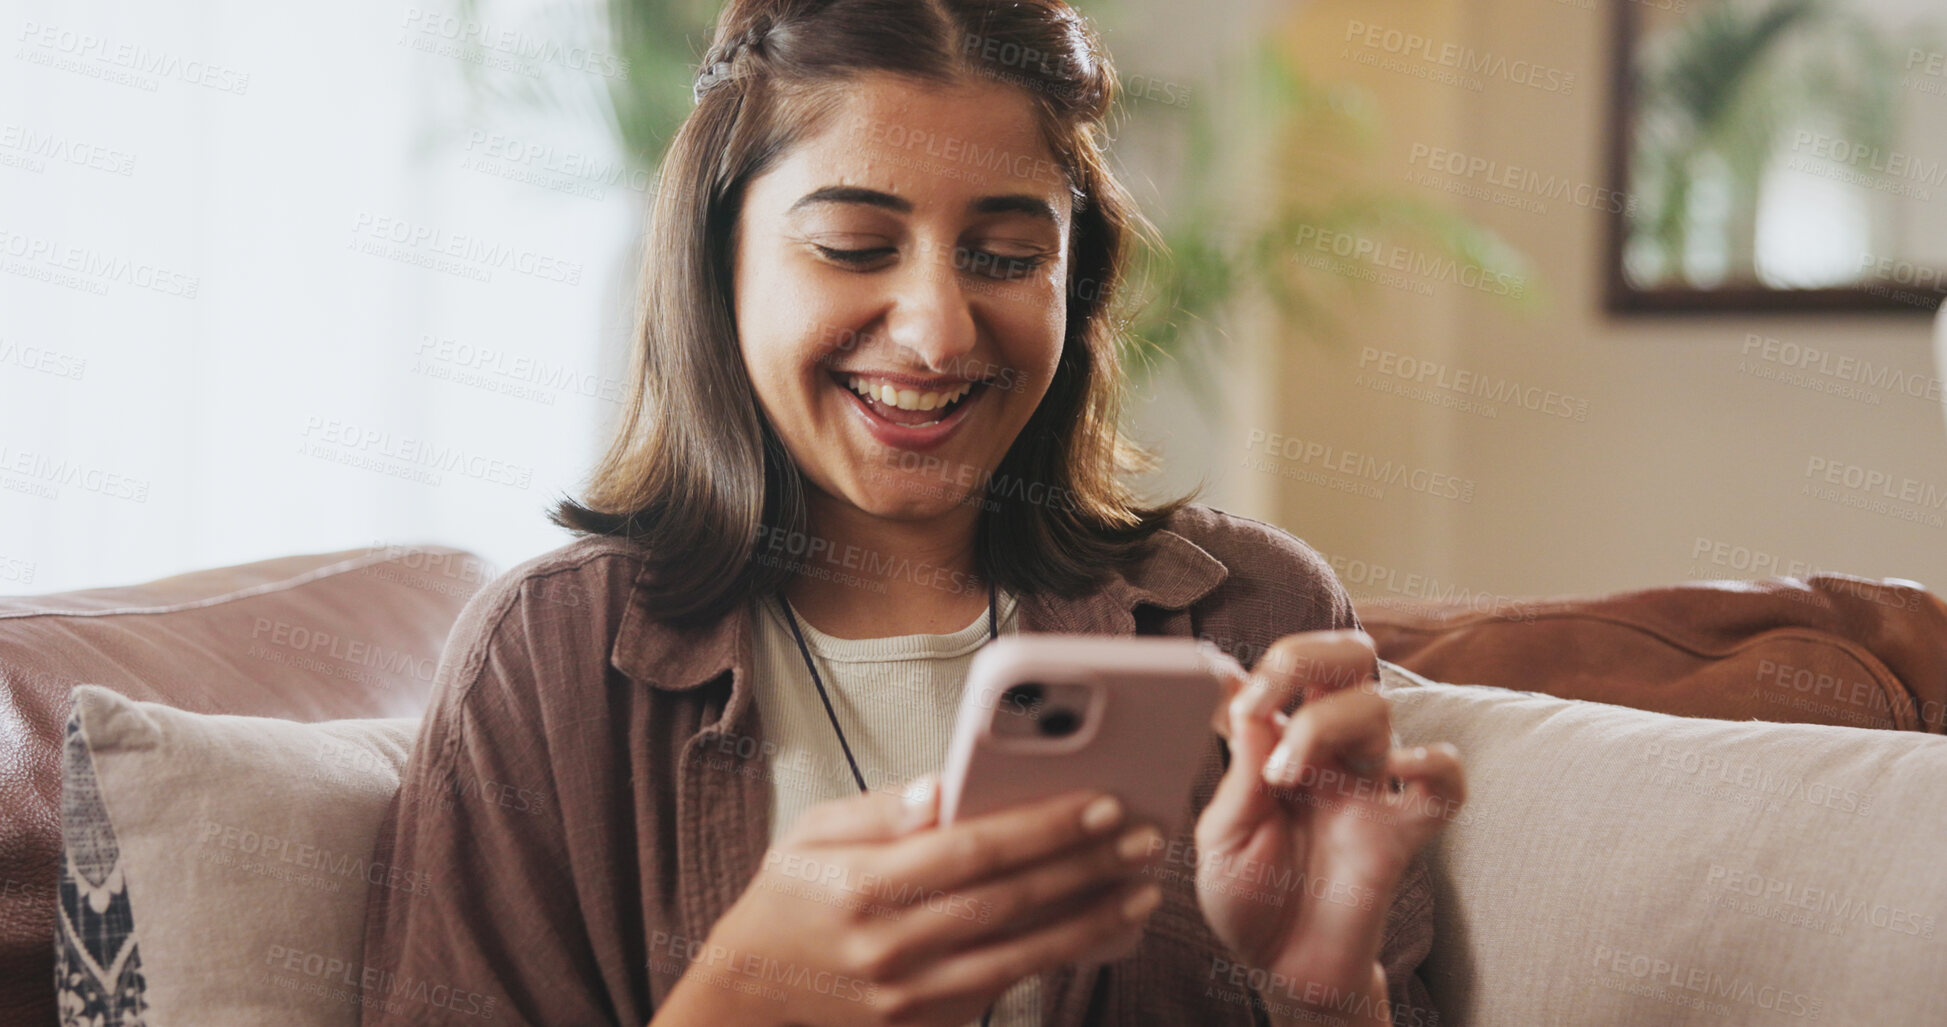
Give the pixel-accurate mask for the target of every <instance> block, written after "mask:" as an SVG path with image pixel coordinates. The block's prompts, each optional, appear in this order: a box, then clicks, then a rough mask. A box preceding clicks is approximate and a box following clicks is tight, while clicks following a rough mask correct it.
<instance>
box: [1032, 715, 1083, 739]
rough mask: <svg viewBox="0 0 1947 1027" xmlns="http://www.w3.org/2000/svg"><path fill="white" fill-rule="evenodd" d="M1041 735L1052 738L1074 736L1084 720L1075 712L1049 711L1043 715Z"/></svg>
mask: <svg viewBox="0 0 1947 1027" xmlns="http://www.w3.org/2000/svg"><path fill="white" fill-rule="evenodd" d="M1040 724H1041V733H1042V734H1044V735H1047V736H1049V737H1050V738H1060V737H1062V736H1063V735H1072V734H1074V733H1075V729H1076V728H1079V727H1081V726H1082V718H1080V717H1078V716H1076V715H1075V711H1074V710H1049V711H1048V712H1046V713H1044V714H1042V715H1041V720H1040Z"/></svg>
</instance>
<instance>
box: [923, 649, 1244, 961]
mask: <svg viewBox="0 0 1947 1027" xmlns="http://www.w3.org/2000/svg"><path fill="white" fill-rule="evenodd" d="M1226 665H1228V666H1230V667H1236V666H1237V664H1236V663H1235V661H1233V660H1231V659H1230V657H1229V656H1226V655H1225V654H1224V653H1223V652H1222V651H1221V650H1219V649H1217V648H1216V647H1215V646H1213V645H1211V644H1209V643H1207V642H1199V641H1197V640H1195V639H1185V638H1149V637H1136V638H1131V637H1119V636H1118V637H1109V636H1101V635H1053V634H1032V635H1010V636H1008V637H1006V638H1001V639H997V640H996V641H994V642H993V643H991V644H989V645H988V646H987V647H986V648H985V649H982V650H981V651H980V653H979V654H978V655H976V656H975V657H974V661H973V667H972V669H971V670H969V671H968V674H967V685H966V690H965V692H964V693H963V694H962V696H961V700H960V711H959V715H958V719H957V720H956V721H955V724H954V731H953V738H952V741H951V742H950V743H949V744H948V746H947V755H946V766H945V767H944V768H943V770H942V772H941V780H940V820H939V822H940V823H941V824H949V823H952V822H953V821H954V820H955V819H956V818H960V817H971V816H978V815H979V814H982V813H986V812H989V811H991V810H998V809H1004V808H1006V807H1008V806H1013V805H1016V804H1018V803H1022V802H1029V801H1033V800H1035V799H1041V798H1045V797H1047V796H1050V795H1055V794H1057V793H1060V792H1064V791H1068V790H1069V789H1073V788H1090V789H1098V790H1101V791H1105V792H1109V793H1110V794H1113V795H1115V796H1116V797H1117V798H1119V799H1121V800H1122V803H1123V806H1124V807H1125V809H1126V810H1127V811H1128V812H1127V815H1126V821H1125V822H1130V823H1133V822H1135V821H1139V820H1140V821H1148V822H1149V823H1153V824H1155V825H1156V826H1157V828H1158V829H1159V830H1161V831H1162V832H1163V837H1165V838H1170V837H1173V836H1174V835H1175V834H1176V832H1177V831H1178V830H1179V829H1181V828H1182V827H1183V819H1184V816H1185V814H1187V813H1188V812H1189V811H1188V809H1187V807H1188V805H1189V801H1190V786H1191V785H1192V784H1194V783H1195V782H1194V780H1193V778H1194V775H1195V773H1196V767H1197V761H1198V759H1199V757H1200V756H1201V755H1202V754H1203V752H1204V751H1205V749H1207V748H1208V747H1209V745H1210V744H1211V741H1210V740H1211V736H1212V734H1213V731H1212V730H1211V727H1210V715H1211V713H1212V711H1214V710H1215V709H1216V708H1217V703H1218V701H1219V700H1220V698H1221V697H1222V695H1223V685H1222V683H1221V680H1222V679H1221V677H1220V673H1221V672H1222V670H1223V668H1224V667H1225V666H1226ZM1030 683H1032V684H1036V685H1039V686H1041V688H1042V695H1041V697H1040V701H1039V702H1038V703H1037V702H1028V701H1024V700H1026V699H1027V698H1028V696H1027V693H1023V692H1011V691H1010V689H1013V688H1014V687H1015V686H1017V685H1024V684H1030ZM1077 715H1079V716H1077ZM1064 726H1068V727H1072V728H1073V730H1072V731H1069V732H1067V733H1059V731H1060V728H1061V727H1064ZM1131 952H1133V949H1132V948H1130V949H1123V950H1121V951H1119V952H1116V953H1112V954H1110V955H1108V956H1107V957H1106V958H1108V959H1110V960H1114V959H1121V958H1125V957H1126V956H1128V955H1129V954H1130V953H1131Z"/></svg>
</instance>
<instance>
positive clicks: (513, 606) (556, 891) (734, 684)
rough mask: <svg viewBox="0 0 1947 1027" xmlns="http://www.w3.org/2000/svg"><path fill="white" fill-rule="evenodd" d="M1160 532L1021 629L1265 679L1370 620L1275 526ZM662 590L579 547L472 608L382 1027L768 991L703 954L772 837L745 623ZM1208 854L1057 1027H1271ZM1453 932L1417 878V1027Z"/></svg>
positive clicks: (377, 1003) (605, 553)
mask: <svg viewBox="0 0 1947 1027" xmlns="http://www.w3.org/2000/svg"><path fill="white" fill-rule="evenodd" d="M1155 538H1156V541H1155V544H1154V545H1153V546H1152V547H1151V550H1150V552H1149V553H1148V555H1147V556H1146V557H1145V558H1144V559H1142V560H1141V561H1139V562H1137V563H1135V564H1134V565H1132V566H1130V567H1128V568H1126V569H1124V570H1121V571H1117V572H1112V573H1109V574H1107V575H1106V576H1105V577H1104V579H1103V580H1102V581H1101V582H1100V583H1099V584H1098V586H1097V587H1096V588H1095V589H1094V590H1093V591H1091V592H1090V593H1088V594H1086V595H1084V596H1081V597H1079V598H1073V599H1064V598H1057V597H1051V596H1040V595H1032V594H1030V595H1024V596H1022V597H1021V608H1020V629H1021V630H1022V631H1024V632H1028V631H1042V632H1084V633H1091V634H1106V635H1130V634H1145V635H1176V636H1184V637H1200V638H1204V639H1207V640H1209V641H1211V642H1214V643H1215V644H1217V645H1218V646H1220V647H1222V648H1223V649H1225V650H1226V651H1228V652H1230V653H1231V654H1232V655H1233V656H1236V657H1237V658H1238V659H1239V660H1240V661H1242V662H1243V663H1244V664H1245V665H1246V666H1250V665H1252V664H1254V663H1255V662H1256V661H1257V659H1258V658H1259V657H1260V656H1262V655H1263V653H1264V651H1265V649H1266V647H1268V646H1269V645H1270V644H1271V643H1272V642H1273V641H1275V640H1276V639H1278V638H1280V637H1282V636H1284V635H1288V634H1291V633H1293V632H1298V631H1310V630H1319V629H1326V628H1343V627H1353V626H1356V625H1357V623H1358V621H1357V618H1356V617H1355V616H1354V614H1353V611H1352V604H1351V600H1350V598H1349V597H1348V596H1347V594H1346V592H1345V590H1344V588H1343V587H1341V586H1340V584H1339V583H1338V581H1337V580H1336V579H1335V578H1334V577H1333V576H1332V572H1331V570H1330V569H1329V568H1328V567H1327V566H1326V564H1325V562H1324V561H1323V560H1322V559H1320V557H1319V556H1318V554H1317V553H1315V552H1314V551H1312V550H1311V549H1310V548H1309V547H1307V546H1305V544H1304V543H1302V542H1300V541H1298V540H1297V539H1295V538H1292V537H1291V536H1290V535H1288V534H1286V533H1284V532H1282V531H1280V530H1278V529H1276V528H1273V527H1271V526H1269V525H1265V524H1262V523H1259V522H1257V521H1252V520H1248V519H1245V518H1241V517H1234V516H1231V515H1227V514H1223V513H1220V512H1218V511H1215V510H1211V509H1209V508H1207V507H1201V506H1192V507H1188V508H1186V509H1184V510H1183V511H1181V512H1180V513H1179V514H1178V515H1177V516H1176V517H1174V518H1173V519H1172V521H1171V522H1170V524H1169V526H1168V529H1167V530H1164V531H1162V532H1159V533H1158V534H1157V535H1156V537H1155ZM643 572H644V564H643V561H642V558H641V550H640V549H639V548H638V547H637V546H635V545H634V544H632V543H629V542H626V541H623V540H620V539H614V538H605V537H589V538H581V539H577V540H576V541H574V542H571V543H569V544H567V545H564V546H562V547H560V548H559V549H556V550H554V551H552V552H550V553H546V554H543V555H541V556H538V557H535V558H533V559H530V560H528V561H526V562H524V563H522V564H520V565H518V566H516V567H514V568H512V569H511V570H509V571H508V572H506V573H505V574H502V575H501V576H500V577H498V578H496V579H495V580H494V581H493V582H491V583H490V584H488V585H487V586H486V587H485V588H483V589H482V590H481V591H480V592H479V593H478V594H476V595H474V596H473V597H472V599H470V600H469V601H468V603H467V605H466V607H465V608H464V610H462V612H461V614H460V617H459V619H458V621H457V622H456V623H455V625H454V627H453V631H452V634H451V635H450V636H449V637H448V639H447V644H446V649H445V652H444V654H443V656H442V657H441V660H440V667H439V672H438V680H439V685H438V688H437V692H436V695H435V697H434V699H433V703H432V706H431V708H430V709H429V710H428V711H427V713H426V717H425V721H424V724H423V725H422V727H421V728H420V732H419V736H418V740H417V742H416V744H415V745H414V748H413V752H412V756H411V759H410V761H409V762H408V765H407V767H406V771H405V774H404V780H403V782H402V784H401V787H400V789H399V792H398V795H397V796H396V797H395V798H394V800H393V802H392V805H391V808H390V810H389V811H388V813H387V815H386V820H385V822H384V823H383V824H382V825H381V828H380V831H379V840H378V845H377V849H376V851H375V853H374V857H373V858H374V860H375V861H376V862H379V863H381V864H383V865H386V866H395V867H398V868H400V869H402V870H406V871H415V872H416V873H413V874H404V873H402V874H399V875H397V876H398V877H399V879H400V880H405V881H412V882H415V884H414V886H413V887H412V888H410V889H405V888H389V887H385V886H378V887H374V888H373V889H372V890H371V893H370V899H369V904H368V907H367V915H366V929H365V946H366V951H365V969H364V975H363V978H362V980H363V984H364V990H363V994H362V997H361V1002H362V1009H363V1020H362V1023H363V1024H365V1025H367V1027H371V1025H399V1024H432V1023H438V1024H447V1023H453V1024H474V1023H483V1022H491V1023H510V1022H511V1023H520V1024H536V1025H548V1027H570V1025H583V1024H587V1025H594V1024H615V1025H632V1027H639V1025H642V1024H646V1023H647V1022H648V1021H649V1019H650V1018H651V1017H652V1016H653V1015H654V1013H655V1011H656V1008H657V1006H658V1005H659V1004H660V1003H661V1002H663V1001H664V999H665V998H666V997H667V996H668V994H669V992H670V989H671V988H672V987H674V986H675V984H676V981H677V979H678V978H679V977H680V976H682V974H684V973H685V972H687V971H690V970H691V968H692V962H693V961H694V965H695V967H696V969H698V970H705V972H712V973H719V974H721V975H722V977H723V979H725V980H736V981H743V980H748V981H749V982H750V983H751V984H754V985H761V984H762V983H763V982H762V974H763V973H764V972H767V971H766V970H765V969H764V968H760V967H754V966H750V965H745V964H741V963H737V962H735V958H736V957H731V958H730V959H729V960H726V959H725V957H724V955H723V954H722V953H718V952H712V951H711V950H710V949H709V948H707V947H706V946H705V944H704V943H705V939H706V938H707V937H708V935H709V932H710V928H711V925H712V924H714V923H715V922H716V920H717V918H718V917H719V916H721V915H722V914H723V913H724V912H725V911H726V910H727V909H728V908H729V906H730V905H731V903H732V902H734V901H735V900H736V899H737V897H738V896H739V895H740V894H741V893H742V892H743V890H744V888H745V887H746V886H747V884H748V883H749V882H750V880H751V878H752V877H753V876H754V875H755V874H756V872H757V870H758V868H759V866H760V865H761V862H762V859H763V855H764V852H765V849H766V847H767V843H768V840H769V839H768V828H769V822H768V819H767V817H768V810H769V808H770V794H769V791H768V789H770V788H771V778H770V776H769V773H768V765H767V758H768V755H769V751H770V749H769V747H767V746H766V744H765V741H764V734H763V725H762V724H761V722H760V719H759V717H758V711H757V709H756V706H755V704H754V703H753V702H752V691H753V690H752V687H751V683H750V680H749V674H750V666H751V654H752V650H751V624H750V615H749V606H748V604H739V607H738V609H737V610H735V611H734V612H732V613H729V614H726V615H725V616H724V617H723V618H721V619H720V620H719V621H717V622H716V623H714V624H712V625H710V626H707V627H704V628H692V629H688V630H679V629H676V628H674V627H672V626H670V625H669V624H667V623H666V622H664V621H663V620H661V619H659V618H658V617H657V615H656V612H655V610H654V609H653V608H652V605H651V596H650V593H649V592H648V591H647V590H646V589H645V587H644V585H643V582H642V577H643ZM1228 762H1229V750H1228V747H1227V746H1226V744H1225V742H1224V740H1223V739H1222V738H1221V737H1219V736H1218V735H1216V734H1215V733H1214V732H1212V734H1211V736H1210V746H1209V748H1208V750H1207V751H1206V754H1205V757H1204V759H1203V761H1202V764H1201V766H1200V769H1199V771H1198V775H1197V782H1196V786H1195V789H1194V793H1193V798H1192V802H1193V807H1192V814H1191V816H1190V817H1189V818H1188V819H1187V820H1186V822H1185V826H1184V828H1183V832H1182V833H1181V834H1180V835H1179V836H1178V838H1176V839H1172V844H1173V845H1174V846H1177V848H1174V849H1173V850H1172V851H1173V852H1181V853H1186V854H1187V853H1190V852H1191V850H1190V837H1189V832H1190V831H1191V829H1192V827H1193V826H1194V823H1195V814H1196V813H1200V812H1201V811H1202V810H1203V808H1204V806H1205V804H1206V803H1208V802H1209V800H1210V797H1211V795H1212V794H1213V793H1214V792H1215V790H1216V786H1217V782H1218V780H1219V778H1221V777H1222V775H1223V772H1224V770H1225V767H1226V766H1227V765H1228ZM1194 859H1195V857H1194V855H1186V856H1184V857H1183V858H1174V857H1173V858H1171V859H1168V860H1166V861H1165V862H1164V863H1163V864H1161V865H1160V866H1158V867H1157V868H1153V870H1152V873H1153V874H1154V875H1155V876H1156V877H1157V879H1158V880H1160V881H1161V883H1162V884H1163V902H1162V904H1161V905H1160V906H1159V907H1158V908H1157V910H1156V912H1155V913H1154V914H1152V916H1151V919H1150V921H1149V924H1148V927H1147V930H1146V932H1145V934H1144V938H1143V941H1142V944H1141V946H1140V947H1139V948H1138V949H1137V951H1136V954H1135V955H1134V956H1133V957H1131V958H1130V959H1128V960H1125V961H1121V962H1116V963H1109V964H1104V965H1088V966H1074V965H1071V966H1065V967H1061V968H1058V969H1057V970H1054V971H1050V972H1049V973H1048V974H1046V975H1045V978H1044V980H1045V981H1046V983H1047V987H1046V988H1045V989H1044V994H1043V1001H1044V1004H1043V1007H1042V1022H1043V1023H1044V1024H1046V1025H1048V1027H1096V1025H1109V1024H1115V1025H1131V1027H1134V1025H1175V1024H1186V1025H1187V1024H1197V1025H1220V1024H1221V1025H1237V1027H1248V1025H1253V1024H1262V1023H1264V1022H1265V1015H1264V1011H1263V1009H1262V1007H1261V1005H1260V1002H1259V996H1258V993H1257V991H1256V990H1255V989H1254V988H1253V985H1259V986H1262V985H1264V984H1265V983H1266V982H1264V981H1263V980H1262V979H1261V978H1253V977H1252V976H1251V975H1249V974H1247V973H1246V972H1245V971H1244V970H1243V968H1239V967H1235V966H1233V965H1232V964H1231V963H1230V962H1229V959H1228V952H1227V950H1226V949H1225V947H1224V945H1223V944H1222V943H1221V942H1220V941H1218V940H1217V938H1216V937H1215V935H1213V934H1212V933H1211V931H1210V928H1209V926H1208V925H1207V924H1206V923H1205V922H1204V919H1203V916H1202V913H1201V912H1200V911H1199V908H1198V905H1197V898H1196V884H1195V879H1194V868H1195V866H1196V864H1195V862H1194ZM1172 868H1174V871H1173V870H1172ZM1298 886H1300V887H1302V886H1303V882H1299V883H1298ZM1432 938H1433V924H1432V888H1431V884H1430V881H1429V878H1428V875H1427V872H1426V866H1425V863H1424V861H1423V860H1420V859H1416V860H1415V861H1414V863H1413V865H1412V866H1411V867H1410V868H1409V870H1408V872H1407V875H1406V877H1405V879H1404V880H1403V881H1402V883H1401V886H1400V889H1399V893H1398V895H1397V896H1396V897H1395V899H1394V902H1393V905H1392V908H1391V909H1390V910H1389V911H1388V914H1387V922H1386V931H1385V941H1384V943H1383V948H1382V950H1381V954H1380V959H1381V963H1382V964H1383V965H1384V966H1385V968H1386V973H1387V978H1388V986H1389V990H1390V997H1391V1000H1392V1002H1393V1004H1394V1006H1395V1013H1394V1022H1395V1023H1396V1024H1401V1025H1425V1024H1430V1023H1433V1022H1435V1021H1436V1020H1437V1014H1436V1013H1434V1012H1433V1010H1432V1005H1431V1002H1430V1000H1429V998H1428V996H1427V992H1426V989H1425V987H1424V985H1423V984H1422V983H1421V982H1420V980H1419V979H1418V977H1417V976H1416V975H1415V971H1416V969H1417V968H1418V966H1419V964H1420V962H1421V961H1422V960H1423V959H1424V958H1425V956H1426V954H1427V950H1428V949H1429V947H1430V946H1431V944H1432ZM706 968H707V970H706ZM752 975H755V976H752ZM1297 990H1298V989H1297V988H1293V989H1289V990H1284V989H1280V988H1277V987H1272V988H1269V989H1267V994H1266V995H1265V996H1264V997H1265V998H1266V999H1268V1000H1269V1001H1273V1002H1284V1003H1290V1002H1291V1001H1292V997H1291V994H1290V992H1293V991H1297ZM1346 1012H1348V1013H1353V1012H1358V1010H1355V1009H1350V1008H1348V1009H1347V1010H1346Z"/></svg>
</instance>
